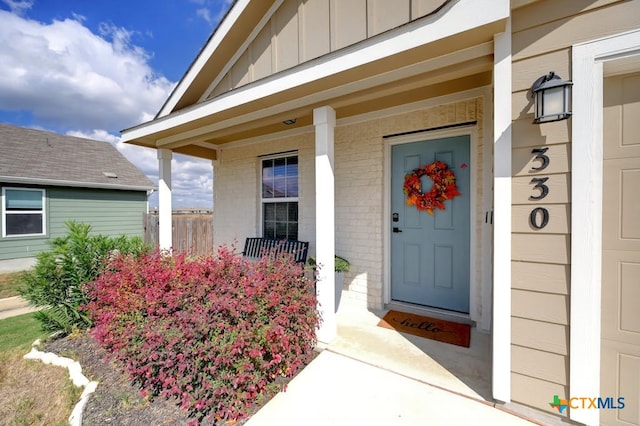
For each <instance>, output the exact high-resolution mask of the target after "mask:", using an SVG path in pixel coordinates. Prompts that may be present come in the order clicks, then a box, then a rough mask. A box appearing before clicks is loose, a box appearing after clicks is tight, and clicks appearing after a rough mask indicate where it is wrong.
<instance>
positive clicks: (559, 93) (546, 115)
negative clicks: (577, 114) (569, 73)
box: [531, 71, 573, 124]
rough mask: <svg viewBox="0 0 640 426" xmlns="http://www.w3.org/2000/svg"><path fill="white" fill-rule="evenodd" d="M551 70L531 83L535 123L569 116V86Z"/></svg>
mask: <svg viewBox="0 0 640 426" xmlns="http://www.w3.org/2000/svg"><path fill="white" fill-rule="evenodd" d="M572 85H573V83H572V82H570V81H564V80H563V79H562V78H561V77H560V76H559V75H556V73H555V72H553V71H551V72H550V73H549V74H547V75H543V76H542V77H540V78H539V79H537V80H536V81H535V83H533V86H531V92H532V93H533V102H534V105H535V117H534V119H533V122H534V123H535V124H540V123H548V122H551V121H559V120H565V119H567V118H569V117H570V116H571V86H572Z"/></svg>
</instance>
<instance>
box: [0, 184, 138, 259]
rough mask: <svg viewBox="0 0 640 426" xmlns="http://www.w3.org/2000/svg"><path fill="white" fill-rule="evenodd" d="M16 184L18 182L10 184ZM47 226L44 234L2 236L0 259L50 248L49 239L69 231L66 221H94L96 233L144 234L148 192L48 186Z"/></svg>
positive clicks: (93, 229)
mask: <svg viewBox="0 0 640 426" xmlns="http://www.w3.org/2000/svg"><path fill="white" fill-rule="evenodd" d="M11 186H15V185H11ZM44 189H45V190H46V213H45V216H46V217H45V220H46V230H47V235H46V236H44V237H8V238H0V260H8V259H19V258H29V257H34V256H36V255H37V254H38V253H39V252H41V251H44V250H48V249H49V241H50V240H51V239H53V238H57V237H63V236H64V235H66V234H67V228H66V226H65V222H66V221H68V220H75V221H76V222H82V223H86V224H89V225H91V232H92V233H93V234H102V235H108V236H114V237H115V236H119V235H123V234H124V235H127V236H129V237H133V236H138V237H142V236H143V235H144V232H143V227H142V215H143V214H144V213H145V212H146V211H147V195H146V193H145V192H141V191H120V190H106V189H83V188H62V187H45V188H44Z"/></svg>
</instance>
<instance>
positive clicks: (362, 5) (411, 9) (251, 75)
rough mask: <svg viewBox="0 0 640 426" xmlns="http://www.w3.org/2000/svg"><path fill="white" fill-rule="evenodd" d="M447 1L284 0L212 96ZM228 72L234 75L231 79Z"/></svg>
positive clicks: (413, 17) (428, 10) (428, 11)
mask: <svg viewBox="0 0 640 426" xmlns="http://www.w3.org/2000/svg"><path fill="white" fill-rule="evenodd" d="M444 3H446V0H393V1H391V0H284V1H283V2H282V5H280V7H279V8H278V9H277V10H276V11H275V12H274V13H273V15H272V16H271V17H270V19H268V21H267V22H266V24H265V25H264V27H263V28H261V29H259V32H258V34H257V35H256V36H255V38H254V39H253V40H249V41H250V43H249V46H248V47H247V49H246V51H245V52H241V54H240V55H238V59H236V61H235V63H233V64H230V65H231V66H230V67H229V71H228V72H227V74H226V75H225V76H212V80H213V79H214V78H219V79H220V82H219V83H218V84H217V85H216V87H214V88H212V90H211V92H210V93H209V94H208V95H207V96H208V97H213V96H217V95H219V94H221V93H224V92H226V91H228V90H231V89H235V88H237V87H240V86H242V85H245V84H247V83H250V82H252V81H255V80H258V79H261V78H264V77H267V76H269V75H271V74H273V73H276V72H279V71H283V70H286V69H289V68H291V67H294V66H296V65H298V64H301V63H303V62H306V61H309V60H312V59H314V58H317V57H319V56H322V55H325V54H327V53H330V52H332V51H336V50H339V49H342V48H344V47H347V46H351V45H353V44H355V43H358V42H360V41H363V40H366V39H367V38H369V37H373V36H375V35H377V34H380V33H383V32H385V31H388V30H391V29H393V28H397V27H399V26H401V25H404V24H406V23H407V22H410V21H412V20H415V19H418V18H421V17H423V16H426V15H429V14H431V13H433V12H434V11H436V10H438V9H439V8H440V7H441V6H442V5H443V4H444ZM227 77H228V78H227Z"/></svg>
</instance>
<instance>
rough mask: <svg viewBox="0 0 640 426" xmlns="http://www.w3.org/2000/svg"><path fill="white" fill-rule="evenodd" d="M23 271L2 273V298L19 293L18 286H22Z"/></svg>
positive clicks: (0, 293)
mask: <svg viewBox="0 0 640 426" xmlns="http://www.w3.org/2000/svg"><path fill="white" fill-rule="evenodd" d="M21 276H22V272H9V273H4V274H0V299H3V298H5V297H12V296H17V295H18V287H21V286H22V280H21Z"/></svg>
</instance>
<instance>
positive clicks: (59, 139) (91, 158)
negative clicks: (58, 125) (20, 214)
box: [0, 123, 155, 191]
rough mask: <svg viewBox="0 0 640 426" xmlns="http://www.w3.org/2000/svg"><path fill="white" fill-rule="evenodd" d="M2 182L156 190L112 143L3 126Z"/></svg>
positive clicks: (0, 148) (0, 135) (0, 134)
mask: <svg viewBox="0 0 640 426" xmlns="http://www.w3.org/2000/svg"><path fill="white" fill-rule="evenodd" d="M109 176H116V177H109ZM0 182H4V183H23V184H32V185H51V186H74V187H84V188H110V189H125V190H139V191H146V190H148V189H152V188H155V185H154V184H153V182H151V180H149V178H148V177H146V176H145V175H144V174H143V173H142V172H141V171H140V170H138V169H137V168H136V167H135V166H134V165H133V164H131V163H130V162H129V160H127V159H126V158H125V157H124V156H123V155H122V154H120V152H118V150H117V149H116V148H115V147H114V146H113V145H111V144H110V143H108V142H99V141H94V140H90V139H83V138H77V137H74V136H64V135H59V134H57V133H51V132H44V131H41V130H34V129H26V128H23V127H17V126H11V125H8V124H3V123H0Z"/></svg>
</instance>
